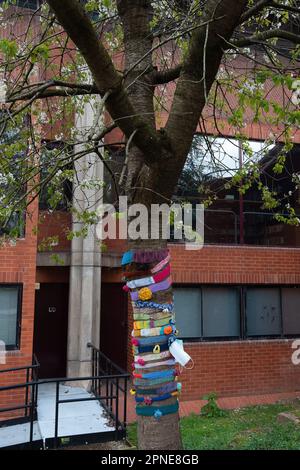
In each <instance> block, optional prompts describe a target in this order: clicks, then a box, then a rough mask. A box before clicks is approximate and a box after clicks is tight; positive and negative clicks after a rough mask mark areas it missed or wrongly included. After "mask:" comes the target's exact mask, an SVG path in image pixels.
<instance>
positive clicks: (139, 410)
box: [136, 401, 179, 419]
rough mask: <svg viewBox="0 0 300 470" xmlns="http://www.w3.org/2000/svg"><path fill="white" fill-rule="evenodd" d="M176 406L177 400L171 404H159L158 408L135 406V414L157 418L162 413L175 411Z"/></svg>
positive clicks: (176, 409) (166, 413)
mask: <svg viewBox="0 0 300 470" xmlns="http://www.w3.org/2000/svg"><path fill="white" fill-rule="evenodd" d="M178 408H179V405H178V401H177V402H176V403H174V404H172V405H165V406H160V407H159V408H158V407H155V406H137V407H136V414H137V415H140V416H154V417H155V418H157V419H159V418H160V417H161V416H163V415H168V414H171V413H176V412H177V411H178Z"/></svg>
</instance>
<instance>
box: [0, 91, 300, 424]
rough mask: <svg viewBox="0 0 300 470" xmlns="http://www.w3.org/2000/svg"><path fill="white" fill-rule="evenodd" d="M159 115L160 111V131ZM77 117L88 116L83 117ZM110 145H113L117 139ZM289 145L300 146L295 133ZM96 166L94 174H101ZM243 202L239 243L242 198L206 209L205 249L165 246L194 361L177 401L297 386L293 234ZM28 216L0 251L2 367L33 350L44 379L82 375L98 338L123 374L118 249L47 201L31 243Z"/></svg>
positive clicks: (2, 380)
mask: <svg viewBox="0 0 300 470" xmlns="http://www.w3.org/2000/svg"><path fill="white" fill-rule="evenodd" d="M171 92H172V90H170V93H171ZM165 118H166V116H165V115H161V116H160V123H161V124H163V122H164V120H165ZM204 118H205V122H206V127H205V130H206V132H207V133H208V134H211V135H213V134H215V133H216V129H215V127H214V122H213V120H212V119H211V118H210V113H209V110H207V112H206V114H205V115H204ZM246 118H247V119H246V121H247V122H246V128H245V129H246V132H247V135H248V137H249V139H252V140H255V141H262V140H264V139H265V138H266V137H267V136H268V135H269V132H270V128H269V127H268V126H267V125H266V124H261V125H258V124H254V123H253V122H252V121H251V116H250V115H249V116H247V117H246ZM82 119H83V120H84V119H86V120H89V119H92V116H91V115H90V111H88V110H87V112H86V115H85V116H84V117H83V118H82ZM219 122H220V123H222V124H223V127H222V129H223V133H224V135H226V136H227V137H233V136H234V130H233V129H232V128H230V127H229V126H228V124H227V123H226V120H225V118H223V117H222V116H219ZM198 130H199V132H203V129H200V128H199V129H198ZM110 138H111V139H112V140H113V139H114V140H120V139H118V138H117V139H116V132H113V133H112V134H111V136H110ZM295 142H298V143H300V134H299V132H298V133H296V132H295ZM297 152H298V153H297V156H298V157H299V151H298V150H297ZM96 171H97V172H98V173H99V174H101V172H102V168H98V169H97V170H96ZM243 203H244V206H243V207H244V209H243V222H244V232H243V236H241V212H240V201H239V200H238V197H237V195H236V194H230V198H228V194H227V193H224V194H223V195H220V196H219V198H218V200H217V201H216V202H215V205H214V206H212V208H210V210H211V211H215V212H209V211H207V213H206V219H205V220H206V232H205V240H206V244H205V246H204V248H203V249H202V250H199V251H186V250H185V248H184V245H183V244H180V243H177V244H176V243H173V242H172V243H170V244H169V247H170V252H171V257H172V276H173V282H174V287H175V307H176V318H177V322H178V329H179V331H180V336H181V337H182V338H183V339H184V342H185V347H186V349H187V351H188V352H189V353H190V354H191V356H192V358H193V360H194V369H193V370H192V371H188V370H185V371H183V374H182V383H183V398H184V399H199V398H200V397H201V396H202V395H204V394H205V393H207V392H216V393H218V395H220V396H234V395H247V394H254V393H255V394H265V393H270V392H275V391H277V392H281V391H298V390H300V365H294V364H293V363H292V360H291V356H292V352H293V349H292V344H293V341H294V339H295V338H297V337H299V336H300V313H299V312H300V308H299V307H300V244H299V243H298V241H299V231H300V229H299V228H297V227H292V228H291V227H288V226H283V225H282V224H279V223H274V222H273V221H271V218H270V216H269V215H268V214H264V213H263V211H262V210H261V209H260V206H261V201H255V200H251V201H248V203H249V204H248V206H247V205H246V203H247V201H243ZM31 209H32V214H33V216H30V215H28V216H27V218H26V229H25V232H24V234H20V238H19V239H18V240H17V242H16V245H15V246H10V245H5V246H3V247H1V249H0V260H1V262H0V263H1V264H0V299H2V301H1V303H0V339H1V340H2V341H4V342H5V344H6V347H7V349H8V351H7V353H6V364H5V365H3V366H1V368H3V369H5V368H10V367H19V366H24V365H29V364H31V363H32V354H33V353H35V354H36V356H37V358H38V360H39V362H40V376H41V377H43V378H45V377H47V378H51V377H65V376H66V375H68V376H78V375H84V374H85V373H89V372H90V362H89V358H90V351H89V350H88V348H87V343H88V342H93V343H94V344H95V345H96V346H97V345H99V344H100V348H101V350H102V351H103V352H104V353H105V354H106V355H107V356H109V357H110V358H111V359H112V360H114V361H115V362H116V363H117V364H119V365H120V366H122V367H123V368H128V369H129V370H130V369H131V362H132V357H131V345H130V341H129V338H130V332H131V329H132V327H131V324H132V319H131V312H130V308H129V307H128V301H127V298H126V296H125V294H124V293H123V291H122V288H121V287H122V280H121V277H122V272H121V267H120V262H121V255H122V253H123V251H124V250H125V249H126V248H125V245H124V242H123V241H120V240H111V241H109V242H108V243H107V250H106V251H105V252H103V253H100V250H99V247H98V245H97V244H96V243H95V239H94V238H93V236H91V237H88V238H87V239H86V240H73V241H72V242H70V241H69V240H67V237H66V232H67V229H68V228H69V227H71V226H72V225H73V227H74V225H75V226H76V223H77V222H76V220H72V217H71V214H70V213H69V212H67V211H64V210H61V211H56V212H55V213H52V214H49V213H48V212H47V211H46V210H44V208H43V207H42V206H40V210H39V215H40V224H39V231H38V235H37V236H36V235H35V234H34V231H33V230H32V229H33V227H34V226H35V225H36V222H37V217H38V208H37V206H34V207H32V208H31ZM262 218H263V221H264V223H263V224H262V223H261V220H262ZM247 230H248V231H247ZM57 234H58V235H59V241H58V243H57V244H56V245H55V246H54V247H53V250H52V251H51V252H47V251H43V252H38V242H39V241H42V240H43V239H44V238H45V237H49V236H52V235H57ZM244 235H246V236H244ZM247 237H248V238H247ZM53 252H54V253H56V254H58V255H59V256H60V259H63V261H64V264H63V265H61V263H60V262H58V261H55V260H54V259H53V257H52V256H51V255H52V254H53ZM112 328H113V335H112ZM24 373H25V372H24V371H22V372H18V371H16V372H13V373H8V374H5V373H2V374H1V375H0V385H5V384H12V383H18V382H19V381H20V380H23V379H24ZM23 394H24V391H20V392H14V394H9V395H8V394H7V393H6V394H5V393H3V392H2V394H1V396H0V407H4V406H6V405H7V406H9V404H11V403H18V402H19V401H22V400H23V398H24V397H23ZM16 413H17V412H16ZM2 417H3V416H2Z"/></svg>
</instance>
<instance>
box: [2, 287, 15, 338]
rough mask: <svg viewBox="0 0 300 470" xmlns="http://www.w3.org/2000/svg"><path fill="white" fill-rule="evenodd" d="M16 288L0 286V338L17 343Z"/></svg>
mask: <svg viewBox="0 0 300 470" xmlns="http://www.w3.org/2000/svg"><path fill="white" fill-rule="evenodd" d="M17 317H18V288H17V287H2V286H0V340H1V341H4V343H5V344H6V345H8V346H15V345H16V344H17V321H18V318H17Z"/></svg>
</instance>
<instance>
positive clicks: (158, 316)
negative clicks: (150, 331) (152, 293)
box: [133, 310, 173, 323]
mask: <svg viewBox="0 0 300 470" xmlns="http://www.w3.org/2000/svg"><path fill="white" fill-rule="evenodd" d="M165 318H171V319H173V315H172V314H171V313H170V312H161V311H159V312H154V313H151V310H150V312H149V313H134V314H133V319H134V321H146V322H148V323H150V321H155V322H156V321H157V320H162V319H165Z"/></svg>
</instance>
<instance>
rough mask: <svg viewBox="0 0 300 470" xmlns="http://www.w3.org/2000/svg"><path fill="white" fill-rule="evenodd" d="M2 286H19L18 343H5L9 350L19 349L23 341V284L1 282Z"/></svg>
mask: <svg viewBox="0 0 300 470" xmlns="http://www.w3.org/2000/svg"><path fill="white" fill-rule="evenodd" d="M1 287H4V288H17V291H18V294H17V301H18V303H17V317H16V343H15V344H5V348H6V350H7V351H18V350H19V349H20V343H21V325H22V301H23V284H18V283H2V282H1V283H0V289H1Z"/></svg>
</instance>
